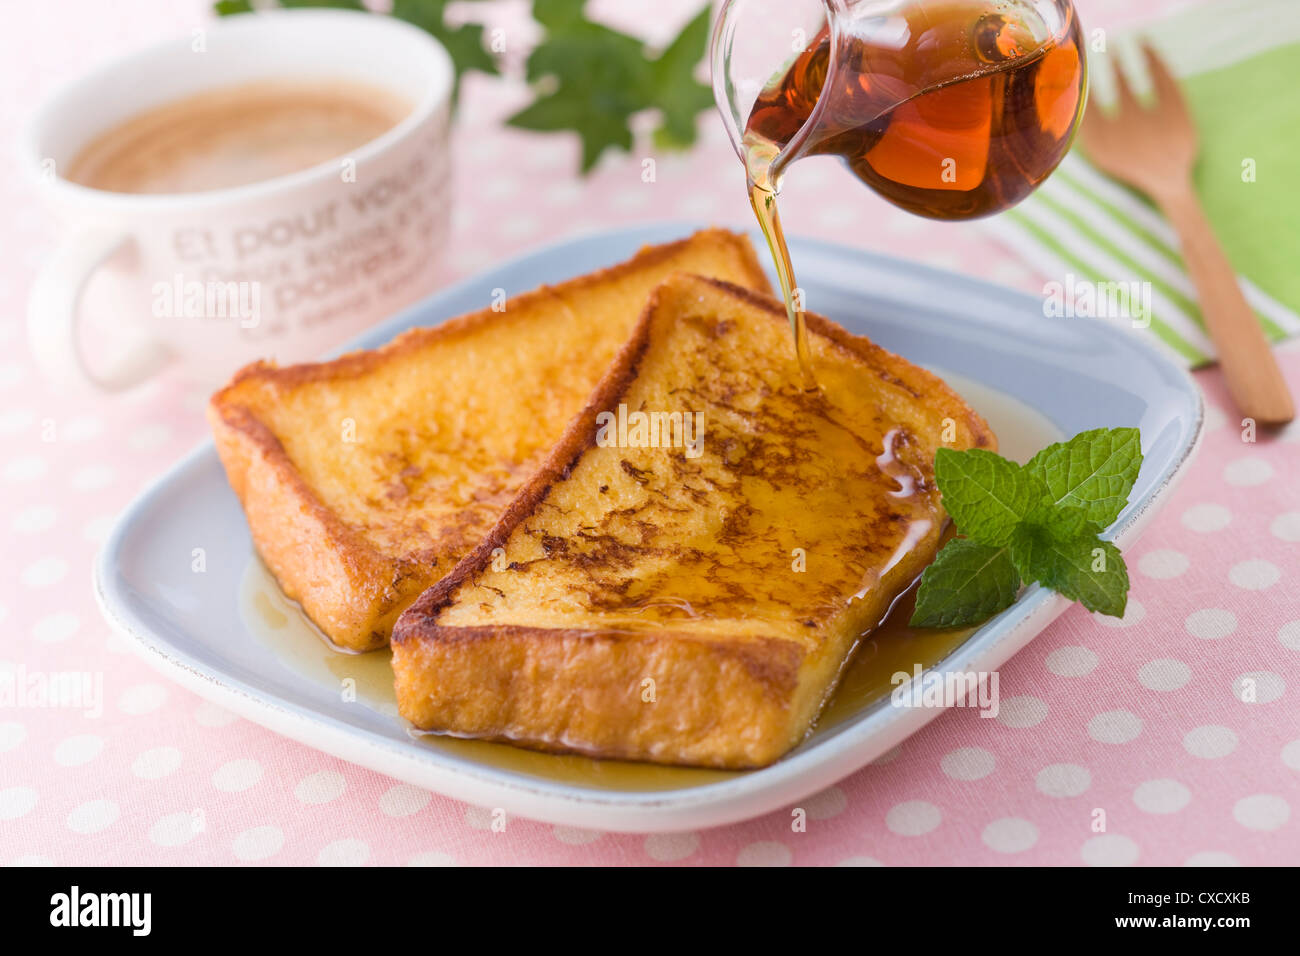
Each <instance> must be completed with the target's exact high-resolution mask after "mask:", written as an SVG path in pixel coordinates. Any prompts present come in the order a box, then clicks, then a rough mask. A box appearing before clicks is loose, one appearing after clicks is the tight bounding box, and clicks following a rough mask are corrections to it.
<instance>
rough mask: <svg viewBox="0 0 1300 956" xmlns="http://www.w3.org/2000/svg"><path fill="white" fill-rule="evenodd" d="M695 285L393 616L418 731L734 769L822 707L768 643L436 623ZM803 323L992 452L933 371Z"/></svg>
mask: <svg viewBox="0 0 1300 956" xmlns="http://www.w3.org/2000/svg"><path fill="white" fill-rule="evenodd" d="M699 281H701V280H700V279H698V278H694V277H692V278H689V279H687V278H685V277H680V278H677V279H670V280H669V281H668V282H666V283H664V285H662V286H660V287H659V289H657V290H656V291H655V293H654V294H653V295H652V296H651V299H650V301H649V303H648V304H647V306H646V309H645V311H644V312H643V314H642V317H641V320H640V321H639V322H638V324H637V326H636V329H635V331H634V332H633V334H632V337H631V338H630V339H629V341H628V342H627V344H626V345H625V346H624V348H623V349H622V351H621V352H620V353H619V354H618V356H617V358H616V359H615V361H614V363H613V365H612V366H611V367H610V368H609V370H608V371H607V372H606V374H605V376H604V378H603V379H602V380H601V382H600V384H599V385H598V386H597V388H596V390H595V391H594V392H593V393H592V395H591V398H590V400H589V401H588V403H587V405H586V407H585V408H584V409H583V410H582V412H581V413H580V414H579V415H578V416H576V417H575V418H574V419H573V421H572V423H571V424H570V426H569V428H568V429H567V430H566V432H565V433H564V435H563V437H562V438H561V439H560V441H559V442H558V443H557V444H556V446H555V447H554V448H553V450H552V451H551V453H550V454H549V455H548V456H547V458H546V460H545V461H544V462H543V463H542V465H541V466H540V467H539V468H538V470H537V471H536V472H535V473H534V475H533V476H532V477H531V478H530V479H529V480H528V481H527V482H526V483H525V485H524V486H523V488H522V489H521V490H520V492H519V494H518V496H517V497H516V498H515V500H514V501H513V502H511V503H510V505H509V506H508V507H507V508H506V510H505V512H504V513H503V514H502V516H501V518H500V519H499V520H498V521H497V523H496V524H495V525H494V526H493V528H492V529H491V530H490V531H489V532H488V533H487V534H486V535H485V537H484V538H483V540H482V541H481V542H480V543H479V544H478V546H477V547H475V548H474V549H473V550H472V551H470V553H469V554H467V555H466V556H465V557H464V558H463V559H462V560H461V561H460V562H459V563H458V564H457V565H456V567H455V568H453V569H452V570H451V571H450V572H449V573H448V574H447V575H446V576H444V577H443V578H442V580H440V581H439V582H438V583H437V584H436V585H434V586H433V587H431V588H430V589H429V590H427V591H425V592H424V593H423V594H422V595H421V596H420V597H419V598H418V599H417V601H416V602H415V603H414V604H413V605H412V606H411V607H410V608H408V609H407V610H406V611H405V612H404V613H403V614H402V615H401V617H400V618H399V619H398V621H397V624H396V626H395V628H394V631H393V639H392V644H393V655H394V656H393V667H394V672H395V674H396V686H397V696H398V701H399V709H400V710H401V712H402V714H403V716H405V717H406V718H407V719H408V720H411V721H412V722H413V723H414V724H416V726H418V727H421V728H423V729H426V730H435V731H438V732H444V733H450V734H453V735H457V736H473V737H482V738H487V739H495V740H509V741H511V742H514V743H520V744H523V745H525V746H529V747H535V748H537V749H542V750H548V751H571V752H579V753H585V754H589V755H593V756H602V757H619V758H624V759H639V760H651V761H659V762H665V763H682V764H692V765H708V766H716V767H727V768H747V767H756V766H762V765H765V764H767V763H770V762H771V761H773V760H775V759H777V758H778V757H779V756H781V754H782V753H784V752H785V751H786V750H787V749H789V747H790V746H793V744H794V743H795V742H797V739H798V735H799V734H800V733H801V732H802V728H804V727H806V726H807V724H808V723H809V722H810V721H811V719H812V716H814V715H815V714H816V712H817V710H818V709H819V708H820V705H821V704H822V702H823V700H822V698H821V697H820V696H814V697H809V696H808V695H807V694H806V693H804V691H803V689H802V688H801V687H800V674H801V669H802V668H803V666H804V664H805V659H806V652H805V649H804V648H803V647H802V646H801V645H800V644H798V643H796V642H794V641H790V640H784V639H781V638H779V637H760V638H759V639H758V640H750V641H747V642H745V643H735V642H729V641H721V640H709V639H706V638H703V637H702V636H701V635H700V634H698V633H685V632H676V631H673V630H671V629H666V630H646V629H638V630H635V631H631V632H624V631H618V630H609V629H602V628H601V627H600V625H599V619H598V618H597V619H593V625H592V627H591V628H583V629H579V628H551V627H532V626H518V625H487V626H477V627H474V626H447V625H444V624H442V623H440V615H441V613H442V612H443V610H444V609H446V608H448V607H449V606H450V605H452V604H453V603H454V602H456V600H457V597H458V592H459V591H460V589H461V588H462V587H463V586H466V585H467V584H469V583H471V582H472V580H473V579H474V578H475V576H476V575H478V574H479V573H480V572H483V571H484V570H485V569H486V568H487V567H488V566H489V564H490V562H491V561H492V559H493V555H494V552H495V551H496V550H497V549H498V548H504V547H505V545H506V544H507V542H508V541H509V540H510V538H511V535H512V534H513V533H514V532H515V530H516V529H517V528H518V527H519V526H520V525H521V524H522V523H523V522H524V521H525V520H526V519H528V518H529V517H530V516H532V515H534V514H535V513H537V512H538V508H539V505H541V504H542V502H543V501H545V500H546V498H547V496H548V495H550V494H551V493H552V491H553V489H554V488H555V487H556V485H557V484H558V483H559V482H561V481H562V480H564V479H565V478H566V477H567V476H569V475H570V474H571V473H572V471H573V469H574V468H575V467H576V466H577V464H578V462H579V461H580V460H581V459H582V457H583V455H584V454H585V453H586V452H588V451H589V450H590V449H592V448H593V447H594V446H595V444H596V434H597V426H596V423H597V415H598V414H600V413H601V412H602V411H605V410H607V409H610V408H613V407H615V406H616V405H617V403H618V402H619V400H620V399H621V398H622V397H623V396H624V395H625V394H626V392H627V390H628V388H629V386H630V385H631V384H632V383H633V382H634V381H635V380H636V379H637V376H638V372H639V370H640V366H641V364H642V362H643V360H644V358H645V356H646V354H647V351H648V349H649V348H650V346H651V343H652V339H653V337H654V335H655V334H656V333H657V331H659V330H657V328H656V324H655V323H656V322H661V321H671V317H669V318H668V319H661V318H659V316H658V310H659V306H660V300H661V298H662V297H663V296H664V295H665V294H666V290H675V289H676V288H677V286H678V285H679V284H680V283H681V282H699ZM702 281H703V282H704V283H706V284H707V285H708V286H711V287H712V288H713V289H716V290H720V291H722V292H724V293H726V294H728V295H730V296H732V297H734V298H738V299H740V300H742V301H743V302H744V303H746V304H747V305H748V306H751V307H754V308H757V309H759V310H761V311H762V312H764V313H766V314H768V315H769V316H770V317H771V318H772V320H773V322H775V323H779V324H781V325H782V326H784V324H785V321H786V318H785V313H784V310H783V309H782V307H781V306H780V304H779V303H777V302H776V301H775V300H773V299H771V298H769V297H764V296H762V295H756V294H754V293H752V292H750V291H749V290H746V289H742V288H740V287H738V286H735V285H732V284H730V283H726V282H722V281H718V280H713V279H704V280H702ZM808 325H809V330H810V332H811V333H812V334H813V335H815V336H819V337H821V338H822V339H824V340H825V341H826V342H828V343H829V344H830V345H831V346H832V347H834V348H835V349H838V350H841V351H843V352H844V353H846V354H847V355H850V356H852V358H853V360H854V361H855V362H856V363H858V364H859V365H861V366H862V367H863V368H865V369H866V370H867V371H868V372H870V373H872V374H875V375H877V376H879V377H880V378H881V379H882V380H883V381H886V382H888V383H889V384H890V385H891V386H893V387H896V388H901V389H902V390H903V391H905V392H906V393H907V394H908V396H910V400H912V401H914V402H915V403H916V404H923V405H924V406H925V407H926V408H927V409H928V410H929V411H930V412H931V413H932V415H933V416H935V417H937V418H951V419H952V420H953V422H954V423H955V425H956V428H957V430H958V433H959V434H958V436H957V441H956V442H955V444H957V445H958V446H959V447H987V448H992V447H995V439H994V436H993V434H992V432H991V431H990V429H989V428H988V425H987V423H986V422H985V421H984V420H983V419H982V418H981V417H980V416H979V415H978V414H977V413H975V412H974V411H973V410H972V409H970V407H969V406H967V405H966V403H965V402H964V401H963V400H962V399H961V398H960V397H959V396H958V395H957V394H956V393H955V392H953V391H952V390H951V389H950V388H949V387H948V386H947V385H946V384H945V383H944V382H943V381H942V380H940V379H939V378H937V377H936V376H934V375H932V374H930V373H929V372H926V371H925V370H923V369H920V368H917V367H916V366H913V365H911V364H910V363H908V362H906V361H905V360H903V359H901V358H899V357H898V356H895V355H893V354H892V353H890V352H887V351H886V350H884V349H882V348H880V347H879V346H877V345H875V344H874V343H872V342H870V341H869V340H868V339H866V338H863V337H860V336H854V335H851V334H850V333H848V332H846V331H845V330H844V329H842V328H840V327H839V326H838V325H835V324H834V323H832V322H829V321H827V320H825V319H822V318H820V317H819V316H814V315H809V316H808ZM938 537H939V527H938V525H937V524H936V525H935V527H934V528H932V529H931V531H930V532H929V534H927V535H926V537H925V539H924V544H925V547H922V548H919V549H917V550H915V551H914V552H913V553H909V554H907V555H905V556H904V557H903V559H902V560H900V561H899V562H898V563H897V565H896V566H894V567H893V568H892V569H889V570H888V571H887V572H886V574H885V576H884V577H883V578H882V579H881V581H880V582H879V585H880V590H881V591H882V592H888V593H889V594H891V595H892V594H896V593H898V592H899V591H900V590H902V588H903V587H905V586H906V584H907V583H908V582H910V581H911V580H913V578H914V577H915V576H916V575H917V574H919V573H920V570H921V568H922V567H923V566H924V563H926V562H927V561H928V560H929V555H932V554H933V549H934V548H936V547H937V541H938ZM927 548H928V549H929V550H928V553H927V550H926V549H927ZM647 675H654V676H653V678H652V680H653V683H654V688H655V693H656V694H657V700H656V701H655V703H654V705H653V706H646V704H645V702H644V700H643V696H642V695H643V693H644V689H643V687H642V683H643V682H644V681H645V679H646V677H647ZM574 701H582V702H584V703H583V704H582V705H581V706H578V705H575V704H573V702H574Z"/></svg>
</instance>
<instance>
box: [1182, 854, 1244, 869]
mask: <svg viewBox="0 0 1300 956" xmlns="http://www.w3.org/2000/svg"><path fill="white" fill-rule="evenodd" d="M1183 865H1184V866H1241V864H1240V863H1238V862H1237V858H1236V857H1235V856H1233V855H1232V854H1231V853H1224V852H1222V851H1220V850H1203V851H1202V852H1200V853H1193V854H1192V855H1191V856H1189V857H1188V858H1187V862H1186V863H1185V864H1183Z"/></svg>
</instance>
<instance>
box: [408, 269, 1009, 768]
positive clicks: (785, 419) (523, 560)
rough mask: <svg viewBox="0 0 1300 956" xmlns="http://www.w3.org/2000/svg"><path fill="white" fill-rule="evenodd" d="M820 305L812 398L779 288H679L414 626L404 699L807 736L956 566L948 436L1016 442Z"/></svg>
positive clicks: (751, 760)
mask: <svg viewBox="0 0 1300 956" xmlns="http://www.w3.org/2000/svg"><path fill="white" fill-rule="evenodd" d="M807 319H808V327H809V332H810V346H811V351H812V356H813V361H814V367H815V370H816V376H817V380H818V383H819V385H820V388H819V389H817V390H813V391H806V390H804V388H803V387H802V385H801V380H800V375H799V372H798V368H797V364H796V361H795V358H794V348H793V346H792V343H791V340H790V331H789V327H788V325H787V323H786V321H785V313H784V311H783V309H782V308H781V306H780V304H779V303H777V302H775V301H774V300H772V299H770V298H767V297H765V296H760V295H755V294H754V293H752V292H750V291H747V290H744V289H741V288H738V287H736V286H732V285H728V284H726V283H724V282H718V281H713V280H708V279H703V278H698V277H693V276H678V277H674V278H672V279H670V280H668V281H667V282H665V283H664V284H663V285H661V286H660V287H659V288H658V289H657V290H656V291H655V293H654V294H653V296H652V297H651V299H650V302H649V304H648V306H647V309H646V313H645V315H644V316H643V318H642V320H641V322H640V323H639V325H638V326H637V329H636V331H635V332H634V333H633V336H632V338H631V339H630V341H629V342H628V344H627V346H626V347H625V348H624V349H623V350H622V352H620V353H619V355H618V357H617V359H616V360H615V361H614V364H613V365H612V366H611V368H610V371H609V372H608V373H607V375H606V376H605V378H604V379H603V380H602V382H601V383H600V385H599V386H598V388H597V389H596V391H595V392H594V393H593V394H592V398H591V401H590V402H589V403H588V404H587V406H586V407H585V408H584V409H583V410H582V412H581V413H580V414H579V415H578V416H577V417H576V418H575V419H574V421H573V423H572V424H571V425H570V427H569V429H568V430H567V432H566V433H565V434H564V436H563V438H562V439H561V440H560V441H559V443H558V444H557V445H556V447H555V449H554V450H553V451H552V453H551V455H550V456H549V457H548V458H547V460H546V462H545V463H544V464H543V465H542V466H541V468H540V469H539V470H538V471H537V473H536V474H535V475H534V476H533V477H532V478H531V479H530V480H529V481H528V483H527V484H526V485H525V486H524V488H523V490H522V491H521V492H520V494H519V497H518V498H516V499H515V500H514V501H513V502H512V503H511V504H510V506H509V507H508V508H507V509H506V511H505V513H504V515H503V516H502V517H501V519H500V521H498V522H497V523H496V525H495V527H493V528H492V529H491V531H490V532H489V533H488V534H487V535H486V536H485V537H484V539H483V541H482V542H481V543H480V544H479V545H478V546H477V547H476V548H475V549H474V550H473V551H471V552H470V554H469V555H468V556H466V558H465V559H464V560H463V561H462V562H461V563H460V564H459V565H458V566H457V567H456V568H455V569H454V570H453V571H452V572H451V573H450V574H449V575H448V576H447V577H445V578H443V579H442V580H441V581H440V582H439V583H438V584H436V585H435V586H434V587H432V588H431V589H430V590H428V591H426V592H425V593H424V594H423V595H422V596H421V597H420V598H419V600H417V601H416V602H415V603H414V604H413V605H412V606H411V607H410V608H409V609H408V610H407V611H406V612H405V613H404V614H403V615H402V616H401V617H400V618H399V619H398V621H397V625H396V627H395V629H394V632H393V642H392V643H393V670H394V674H395V678H396V690H397V699H398V705H399V709H400V711H401V713H402V715H403V716H404V717H405V718H406V719H407V720H408V721H410V722H411V723H412V724H414V725H415V726H416V727H417V728H420V729H423V730H427V731H432V732H436V733H442V734H450V735H455V736H462V737H478V738H487V739H494V740H501V741H508V742H511V743H515V744H519V745H523V746H527V747H532V748H536V749H542V750H552V751H564V752H577V753H584V754H588V755H592V756H597V757H610V758H621V759H627V760H642V761H653V762H660V763H671V764H686V765H702V766H712V767H721V768H736V769H739V768H749V767H759V766H763V765H765V764H768V763H770V762H772V761H773V760H776V759H777V758H778V757H780V756H781V755H782V754H783V753H785V752H786V751H787V750H789V749H790V748H791V747H793V746H794V745H795V744H797V743H798V742H799V741H800V739H802V738H803V736H804V735H805V734H806V733H807V732H808V730H809V729H810V727H811V726H812V724H813V721H814V720H815V718H816V716H817V714H818V712H819V710H820V708H821V706H822V704H823V703H824V702H825V701H826V700H827V698H828V697H829V695H830V693H831V692H832V690H833V688H834V685H835V682H836V680H837V679H838V675H839V673H840V671H841V668H842V667H843V665H844V664H845V662H846V661H847V659H848V656H849V654H850V652H851V650H852V649H853V647H854V646H855V644H856V642H857V641H858V639H859V637H860V636H861V635H862V634H863V633H864V632H866V631H868V630H869V629H871V628H872V627H874V626H875V625H876V624H878V623H879V622H880V621H881V619H882V618H883V617H884V616H885V614H886V612H887V611H888V608H889V606H890V604H891V603H892V602H893V600H894V599H895V598H896V597H897V596H898V595H899V594H900V593H901V592H902V591H904V590H905V589H906V588H907V587H908V585H909V584H910V583H911V582H912V581H913V580H914V579H915V578H916V577H917V575H918V574H920V572H921V571H922V570H923V568H924V567H925V565H926V564H928V563H929V562H930V561H931V560H932V559H933V558H934V555H935V553H936V551H937V548H938V545H939V540H940V535H941V533H942V529H943V525H944V523H945V521H946V516H945V514H944V511H943V509H942V507H941V504H940V500H939V494H938V491H937V488H936V486H935V482H934V472H933V461H934V453H935V450H936V448H938V447H939V446H940V445H941V444H946V445H947V446H949V447H954V448H969V447H984V448H990V449H991V448H994V447H996V440H995V438H994V436H993V434H992V432H991V431H990V430H989V427H988V425H987V424H986V423H985V421H984V420H983V419H982V418H981V417H980V416H979V415H978V414H976V413H975V412H974V411H973V410H972V409H971V408H970V407H969V406H967V405H966V403H965V402H964V401H962V399H961V398H960V397H959V396H958V395H957V394H955V393H954V392H953V391H952V390H951V389H949V388H948V386H947V385H945V384H944V383H943V382H942V381H941V380H940V379H938V378H936V377H935V376H934V375H932V374H930V373H929V372H926V371H924V370H922V369H920V368H917V367H916V366H914V365H911V364H909V363H908V362H906V361H904V360H903V359H901V358H899V357H897V356H895V355H892V354H890V353H889V352H886V351H885V350H884V349H881V348H879V347H877V346H876V345H874V344H872V343H871V342H870V341H869V340H867V339H865V338H861V337H858V336H854V335H851V334H849V333H848V332H846V331H844V330H843V329H842V328H840V327H839V326H837V325H835V324H833V323H831V322H829V321H827V320H825V319H822V318H820V317H817V316H814V315H808V316H807ZM638 413H644V415H645V418H637V417H636V416H637V415H638ZM674 413H677V414H678V415H679V417H678V419H673V418H671V417H667V418H665V417H663V416H671V415H672V414H674ZM655 416H660V417H658V418H656V417H655ZM688 421H689V422H690V424H689V425H688V424H687V422H688ZM656 422H657V425H656V424H655V423H656Z"/></svg>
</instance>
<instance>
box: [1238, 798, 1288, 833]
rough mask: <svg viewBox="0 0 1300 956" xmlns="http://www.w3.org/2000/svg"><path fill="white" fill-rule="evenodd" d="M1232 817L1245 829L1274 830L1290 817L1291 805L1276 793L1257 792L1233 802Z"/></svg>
mask: <svg viewBox="0 0 1300 956" xmlns="http://www.w3.org/2000/svg"><path fill="white" fill-rule="evenodd" d="M1232 818H1233V819H1234V820H1236V821H1237V822H1238V823H1240V824H1241V825H1242V826H1243V827H1245V828H1246V829H1247V830H1263V831H1270V830H1276V829H1278V828H1279V827H1281V826H1283V825H1285V823H1286V822H1287V821H1288V820H1290V819H1291V806H1290V804H1288V803H1287V802H1286V801H1285V800H1283V799H1282V798H1281V797H1279V796H1277V795H1276V794H1272V793H1257V794H1255V795H1254V796H1251V797H1242V798H1241V799H1240V800H1238V801H1237V802H1236V803H1235V804H1233V807H1232Z"/></svg>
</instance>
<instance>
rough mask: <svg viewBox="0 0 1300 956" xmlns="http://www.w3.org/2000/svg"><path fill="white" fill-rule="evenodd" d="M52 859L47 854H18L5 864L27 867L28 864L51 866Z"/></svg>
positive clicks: (52, 863)
mask: <svg viewBox="0 0 1300 956" xmlns="http://www.w3.org/2000/svg"><path fill="white" fill-rule="evenodd" d="M53 865H54V861H53V860H51V859H50V858H49V857H48V856H20V857H16V858H15V859H13V860H10V861H9V862H8V863H6V864H5V866H16V867H29V866H53Z"/></svg>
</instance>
